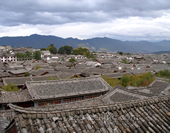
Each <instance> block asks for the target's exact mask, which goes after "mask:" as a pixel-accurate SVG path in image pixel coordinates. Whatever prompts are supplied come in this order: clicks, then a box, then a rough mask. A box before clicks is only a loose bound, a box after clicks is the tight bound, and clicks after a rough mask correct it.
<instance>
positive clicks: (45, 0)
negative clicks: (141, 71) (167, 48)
mask: <svg viewBox="0 0 170 133" xmlns="http://www.w3.org/2000/svg"><path fill="white" fill-rule="evenodd" d="M0 30H1V32H0V36H1V37H3V36H27V35H31V34H35V33H36V34H41V35H55V36H60V37H64V38H67V37H74V38H79V39H86V38H92V37H110V38H115V39H120V40H151V41H156V40H166V39H169V37H170V1H169V0H149V1H148V0H142V1H140V0H62V1H59V0H50V1H49V0H36V1H35V0H24V1H23V0H15V1H12V0H9V1H3V0H0Z"/></svg>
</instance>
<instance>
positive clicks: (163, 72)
mask: <svg viewBox="0 0 170 133" xmlns="http://www.w3.org/2000/svg"><path fill="white" fill-rule="evenodd" d="M156 76H158V77H164V78H170V71H169V70H160V71H159V72H158V73H157V74H156Z"/></svg>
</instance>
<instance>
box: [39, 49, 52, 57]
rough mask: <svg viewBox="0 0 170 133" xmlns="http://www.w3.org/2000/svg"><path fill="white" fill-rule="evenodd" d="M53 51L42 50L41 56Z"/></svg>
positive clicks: (48, 54)
mask: <svg viewBox="0 0 170 133" xmlns="http://www.w3.org/2000/svg"><path fill="white" fill-rule="evenodd" d="M50 55H51V53H50V51H48V50H42V51H41V58H44V57H45V56H50Z"/></svg>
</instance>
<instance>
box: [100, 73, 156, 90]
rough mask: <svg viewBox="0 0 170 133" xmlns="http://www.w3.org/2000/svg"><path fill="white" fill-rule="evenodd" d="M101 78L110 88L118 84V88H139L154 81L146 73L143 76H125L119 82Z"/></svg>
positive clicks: (104, 77)
mask: <svg viewBox="0 0 170 133" xmlns="http://www.w3.org/2000/svg"><path fill="white" fill-rule="evenodd" d="M102 78H103V79H104V80H105V81H106V82H108V83H109V84H110V85H111V86H112V87H114V86H115V85H116V83H117V84H119V85H120V86H124V87H126V86H128V85H131V86H136V87H140V86H143V87H145V86H148V85H149V84H150V83H152V82H153V81H154V79H155V78H154V76H153V75H152V74H151V73H150V72H148V73H145V74H138V75H127V74H125V75H124V76H122V77H121V80H119V79H118V78H114V79H113V78H108V77H106V76H102Z"/></svg>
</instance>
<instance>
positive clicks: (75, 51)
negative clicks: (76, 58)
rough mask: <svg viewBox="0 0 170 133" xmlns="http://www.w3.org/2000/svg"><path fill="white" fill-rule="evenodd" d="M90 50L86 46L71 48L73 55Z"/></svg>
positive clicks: (84, 53) (85, 53)
mask: <svg viewBox="0 0 170 133" xmlns="http://www.w3.org/2000/svg"><path fill="white" fill-rule="evenodd" d="M88 53H90V51H89V50H88V49H87V48H82V47H78V48H76V49H74V50H73V54H74V55H85V56H86V55H87V54H88Z"/></svg>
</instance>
